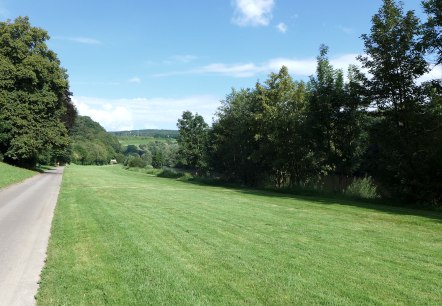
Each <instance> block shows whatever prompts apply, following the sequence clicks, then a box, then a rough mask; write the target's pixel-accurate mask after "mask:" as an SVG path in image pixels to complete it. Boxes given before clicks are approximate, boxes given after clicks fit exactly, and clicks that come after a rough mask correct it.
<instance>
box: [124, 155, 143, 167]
mask: <svg viewBox="0 0 442 306" xmlns="http://www.w3.org/2000/svg"><path fill="white" fill-rule="evenodd" d="M127 166H128V167H130V168H144V167H146V166H147V162H146V161H145V160H143V159H141V158H140V157H138V156H137V157H133V158H130V159H129V160H128V162H127Z"/></svg>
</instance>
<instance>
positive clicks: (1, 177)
mask: <svg viewBox="0 0 442 306" xmlns="http://www.w3.org/2000/svg"><path fill="white" fill-rule="evenodd" d="M35 174H37V172H35V171H31V170H27V169H23V168H18V167H14V166H11V165H8V164H5V163H3V162H0V189H2V188H4V187H7V186H9V185H12V184H15V183H19V182H21V181H24V180H25V179H27V178H30V177H31V176H34V175H35Z"/></svg>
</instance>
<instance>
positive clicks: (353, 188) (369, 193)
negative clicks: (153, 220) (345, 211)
mask: <svg viewBox="0 0 442 306" xmlns="http://www.w3.org/2000/svg"><path fill="white" fill-rule="evenodd" d="M344 193H345V194H346V195H347V196H349V197H352V198H360V199H377V198H379V193H378V190H377V187H376V184H375V183H374V181H373V179H372V178H371V177H370V176H366V177H364V178H355V179H354V180H353V182H352V183H351V184H350V185H349V186H348V187H347V189H346V190H345V192H344Z"/></svg>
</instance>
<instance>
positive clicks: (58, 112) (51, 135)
mask: <svg viewBox="0 0 442 306" xmlns="http://www.w3.org/2000/svg"><path fill="white" fill-rule="evenodd" d="M48 39H49V35H48V33H47V32H46V31H45V30H43V29H40V28H36V27H32V26H31V24H30V22H29V19H28V18H27V17H18V18H17V19H16V20H15V21H14V22H11V21H6V22H0V139H1V140H2V141H1V143H0V153H1V154H3V155H4V156H5V159H6V160H8V161H9V162H12V163H15V164H21V165H25V166H33V165H34V164H35V163H36V162H37V161H38V160H39V158H40V156H45V159H46V157H47V156H48V155H52V158H54V159H55V158H57V157H60V158H64V157H66V155H68V154H67V153H66V150H67V148H69V135H68V128H70V127H71V126H72V123H73V120H72V118H74V117H75V116H76V110H75V107H74V106H73V104H72V103H71V101H70V93H69V84H68V80H67V74H66V71H65V70H64V69H63V68H61V67H60V61H59V60H58V58H57V55H56V54H55V53H54V52H53V51H51V50H49V49H48V47H47V45H46V41H47V40H48Z"/></svg>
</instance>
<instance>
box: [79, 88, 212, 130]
mask: <svg viewBox="0 0 442 306" xmlns="http://www.w3.org/2000/svg"><path fill="white" fill-rule="evenodd" d="M72 100H73V102H74V104H75V105H76V106H77V109H78V111H79V113H80V115H85V116H90V117H91V118H92V119H93V120H95V121H97V122H99V123H100V124H101V125H102V126H103V127H104V128H105V129H106V130H108V131H121V130H131V129H147V128H161V129H176V122H177V120H178V118H180V117H181V115H182V113H183V111H185V110H190V111H191V112H193V113H195V112H197V113H198V114H200V115H202V116H203V117H204V119H205V120H206V122H208V123H211V122H212V117H213V115H214V113H215V111H216V109H217V108H218V106H219V101H220V99H219V98H217V97H214V96H210V95H199V96H189V97H183V98H136V99H101V98H92V97H73V99H72Z"/></svg>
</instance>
